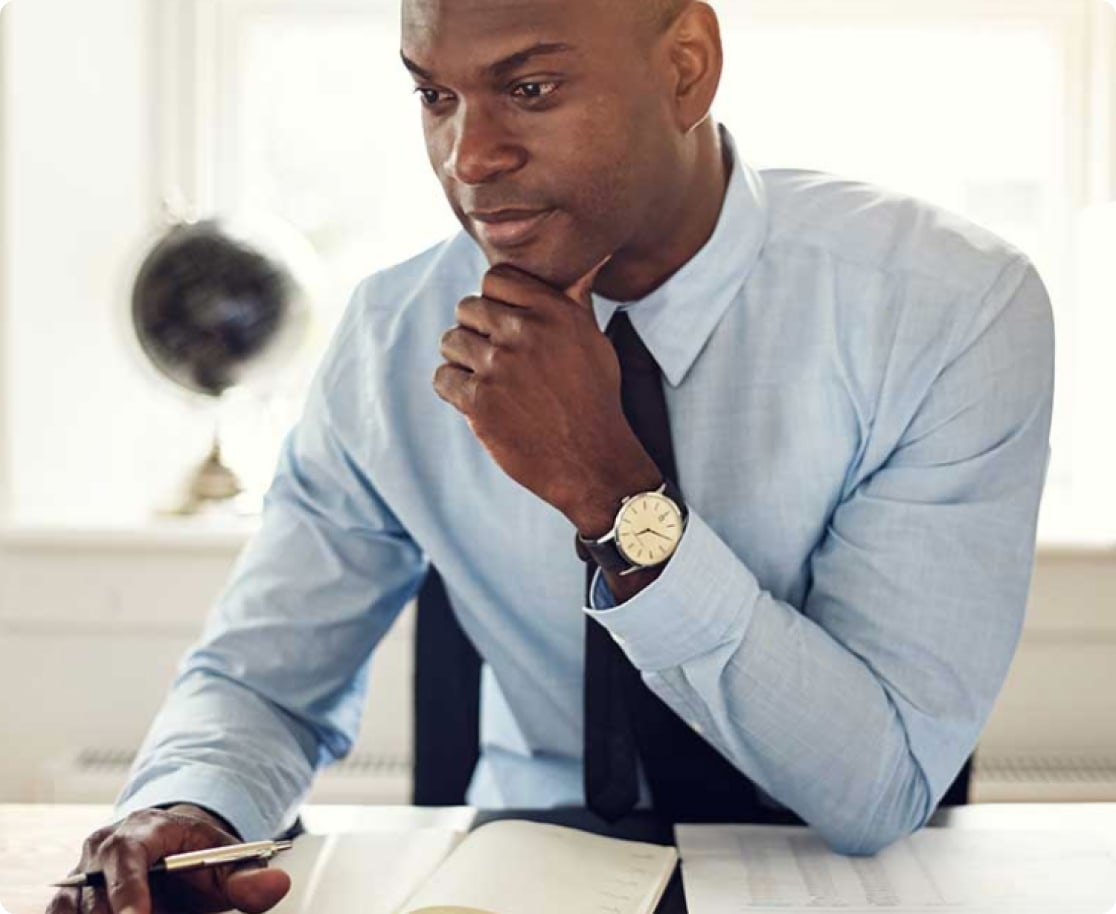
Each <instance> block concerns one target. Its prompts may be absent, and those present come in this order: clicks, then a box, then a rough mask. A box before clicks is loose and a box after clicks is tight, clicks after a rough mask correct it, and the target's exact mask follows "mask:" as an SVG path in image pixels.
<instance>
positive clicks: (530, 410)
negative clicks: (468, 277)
mask: <svg viewBox="0 0 1116 914" xmlns="http://www.w3.org/2000/svg"><path fill="white" fill-rule="evenodd" d="M601 266H603V264H601ZM599 269H600V266H598V267H597V268H596V269H595V270H593V271H592V272H591V273H590V274H589V275H588V276H586V277H584V278H583V279H582V280H580V281H579V282H578V283H576V284H575V286H573V287H571V289H569V290H566V291H562V290H558V289H554V288H552V287H551V286H549V285H547V284H546V283H545V282H543V281H542V280H540V279H538V278H536V277H534V276H532V275H530V274H528V273H524V272H522V271H521V270H518V269H516V268H515V267H512V266H509V265H498V266H495V267H493V268H492V269H490V270H489V271H488V273H487V274H486V275H485V278H484V283H483V286H482V289H481V292H480V294H479V295H473V296H469V297H468V298H465V299H463V300H462V301H461V302H460V303H459V304H458V306H457V309H456V313H455V317H456V320H457V326H455V327H453V328H452V329H450V330H449V331H447V332H446V333H445V335H444V336H443V337H442V341H441V354H442V357H443V358H444V359H445V363H444V364H442V365H441V366H439V368H438V370H437V372H436V373H435V376H434V389H435V391H436V392H437V393H438V395H439V396H440V397H441V398H442V399H444V400H445V401H447V402H448V403H450V404H451V405H453V406H454V407H455V408H456V409H457V410H458V411H459V412H460V413H461V414H462V415H463V416H464V417H465V419H466V420H467V421H468V423H469V426H470V428H471V429H472V431H473V433H474V434H475V435H476V436H477V439H478V440H479V441H480V442H481V443H482V444H483V445H484V447H485V448H486V449H487V450H488V452H489V454H491V456H492V458H493V460H495V461H496V463H497V464H498V465H499V466H500V467H501V469H503V470H504V472H505V473H507V475H508V476H510V477H511V478H512V479H514V480H515V481H516V482H518V483H519V484H520V485H522V486H524V487H526V488H527V489H529V490H530V491H532V492H533V493H535V494H536V495H538V496H539V497H540V498H541V499H543V500H544V501H546V502H548V503H549V504H551V505H553V506H554V507H555V508H557V509H558V510H560V511H562V512H563V513H564V514H566V515H567V517H569V518H570V519H571V520H572V521H573V522H574V524H575V525H576V526H578V527H579V529H581V528H582V525H583V523H589V524H590V525H591V524H592V521H591V520H590V518H591V517H594V518H595V517H608V518H611V516H612V514H614V513H615V510H616V504H618V503H619V500H620V498H622V497H624V496H625V495H629V494H631V492H633V491H638V490H639V486H640V485H650V486H654V485H656V484H657V479H658V472H657V470H656V469H655V466H654V463H653V462H652V461H651V459H650V457H648V456H647V453H646V452H645V451H644V449H643V447H642V446H641V445H640V443H639V441H638V439H637V438H636V436H635V435H634V433H633V432H632V430H631V427H630V426H629V424H628V422H627V420H626V419H625V417H624V412H623V407H622V405H621V401H620V366H619V363H618V362H617V359H616V353H615V351H614V350H613V348H612V344H611V343H610V342H609V340H608V337H606V336H605V335H604V334H603V333H601V331H600V329H599V328H598V326H597V323H596V319H595V317H594V315H593V309H592V305H591V300H590V297H589V289H590V288H591V286H592V282H593V279H594V278H595V276H596V273H597V272H598V270H599ZM583 532H589V531H585V530H583Z"/></svg>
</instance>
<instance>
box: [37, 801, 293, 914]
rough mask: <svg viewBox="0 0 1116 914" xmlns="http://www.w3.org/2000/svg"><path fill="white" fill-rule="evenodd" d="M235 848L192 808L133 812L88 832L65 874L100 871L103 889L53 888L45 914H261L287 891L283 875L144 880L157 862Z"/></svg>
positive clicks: (254, 872)
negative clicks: (219, 913) (244, 913)
mask: <svg viewBox="0 0 1116 914" xmlns="http://www.w3.org/2000/svg"><path fill="white" fill-rule="evenodd" d="M237 843H239V842H238V840H237V839H236V837H235V836H233V835H231V834H230V833H229V832H228V831H226V830H225V828H224V827H223V823H221V821H220V820H219V819H217V818H215V817H214V816H211V815H209V814H208V813H207V812H205V811H204V810H201V809H198V808H197V807H195V806H185V805H183V806H176V807H174V808H172V809H169V810H162V809H144V810H140V811H138V812H134V813H132V814H131V815H130V816H128V817H127V818H125V819H123V820H121V821H120V822H117V823H115V824H114V825H110V826H108V827H106V828H102V829H98V830H97V831H95V832H93V834H92V835H90V836H89V837H88V838H87V839H86V840H85V844H84V846H83V847H82V852H81V860H79V861H78V865H77V867H75V869H74V870H73V871H72V872H73V873H79V872H89V871H90V870H101V871H102V872H103V873H104V874H105V886H104V887H103V888H101V887H97V888H83V889H60V890H59V891H58V893H57V894H56V895H55V896H54V898H53V899H52V900H51V902H50V906H49V907H48V908H47V914H172V912H173V914H195V912H196V914H212V912H217V911H227V910H229V909H230V908H236V909H237V910H239V911H248V912H250V914H258V912H261V911H267V910H269V909H270V908H272V907H274V906H275V905H276V904H278V902H279V900H280V899H281V898H282V897H283V896H284V895H286V894H287V891H288V890H289V889H290V886H291V880H290V877H289V876H288V875H287V874H286V873H284V872H283V871H282V870H269V869H266V868H259V867H258V866H257V867H256V868H254V869H246V868H244V867H243V866H242V867H239V868H234V867H231V866H221V867H214V868H210V869H204V870H195V871H193V872H188V873H179V874H175V875H169V874H160V875H158V876H155V877H154V878H153V879H152V880H150V881H149V879H148V875H147V870H148V868H149V867H150V866H151V865H152V864H153V863H155V862H156V861H157V860H161V859H162V858H163V857H167V856H170V855H171V854H181V853H186V852H187V851H197V850H204V849H205V848H210V847H222V846H225V845H228V844H237Z"/></svg>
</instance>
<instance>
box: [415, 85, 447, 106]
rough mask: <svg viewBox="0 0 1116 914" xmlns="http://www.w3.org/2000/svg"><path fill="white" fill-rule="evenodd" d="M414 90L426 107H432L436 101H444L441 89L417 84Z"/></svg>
mask: <svg viewBox="0 0 1116 914" xmlns="http://www.w3.org/2000/svg"><path fill="white" fill-rule="evenodd" d="M415 92H416V93H417V94H418V96H419V97H420V98H421V99H422V103H423V104H424V105H425V106H426V107H427V108H433V107H434V106H435V105H436V104H438V102H440V101H444V97H443V95H442V90H441V89H429V88H427V87H425V86H419V87H418V88H416V89H415Z"/></svg>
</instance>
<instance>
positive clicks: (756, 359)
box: [118, 132, 1053, 853]
mask: <svg viewBox="0 0 1116 914" xmlns="http://www.w3.org/2000/svg"><path fill="white" fill-rule="evenodd" d="M724 136H725V138H726V142H728V143H729V145H730V150H731V149H732V144H731V139H730V138H729V137H728V135H727V132H726V133H725V134H724ZM733 157H734V167H733V172H732V177H731V181H730V185H729V188H728V191H727V195H726V199H725V202H724V206H723V209H722V212H721V215H720V219H719V221H718V224H717V227H716V230H715V233H714V234H713V236H712V237H711V239H710V240H709V241H708V243H707V244H706V245H705V247H704V248H703V249H702V250H701V251H700V252H699V253H698V254H697V255H696V256H695V257H694V258H693V259H692V260H691V261H690V262H689V263H688V264H686V265H685V267H683V268H682V269H681V270H680V271H679V272H678V273H677V274H675V275H674V276H673V277H671V279H670V280H669V281H668V282H666V283H665V284H664V285H663V286H662V287H660V288H659V289H658V290H657V291H655V292H653V293H652V294H651V295H649V296H647V297H646V298H644V299H642V300H640V301H638V302H633V303H628V304H627V305H625V307H627V308H629V313H630V315H631V319H632V323H633V324H634V326H635V328H636V330H637V331H638V333H639V334H640V336H641V337H642V338H643V340H644V341H645V343H646V344H647V346H648V348H649V349H650V350H651V352H652V353H653V354H654V356H655V358H656V359H657V360H658V362H659V364H660V365H661V366H662V369H663V373H664V375H665V378H666V397H667V403H668V408H669V412H670V417H671V427H672V435H673V439H674V447H675V453H676V459H677V463H678V469H679V476H680V479H679V480H678V482H679V485H680V488H681V490H682V492H683V493H684V495H685V498H686V501H687V503H688V505H689V509H690V520H689V526H688V528H687V530H686V532H685V534H684V536H683V538H682V541H681V544H680V546H679V549H678V551H677V552H676V554H675V555H674V557H673V558H672V560H671V561H670V562H669V564H668V565H667V566H666V568H665V570H664V571H663V573H662V575H661V576H660V577H659V578H658V580H657V581H655V582H654V583H653V584H651V585H650V586H649V587H647V588H646V589H645V590H644V591H642V592H641V593H640V594H638V595H637V596H636V597H634V598H633V599H631V600H630V601H628V602H626V603H623V604H622V605H615V602H614V601H613V599H612V598H611V595H610V594H609V592H608V588H607V585H606V584H605V583H604V581H603V578H598V580H597V583H596V587H595V589H594V597H593V607H594V608H586V607H583V599H584V597H583V593H582V590H583V582H584V571H583V566H582V565H581V563H580V562H579V561H578V558H577V556H576V554H575V552H574V549H573V528H572V527H571V525H570V523H569V522H568V521H567V520H566V519H565V518H564V517H563V516H562V515H560V514H559V513H558V512H557V511H555V510H554V509H553V508H551V507H550V506H548V505H547V504H545V503H543V502H542V501H540V500H539V499H538V498H536V497H535V496H534V495H532V494H531V493H530V492H528V491H527V490H525V489H523V488H521V487H520V486H519V485H517V484H516V483H515V482H513V481H512V480H510V479H509V478H508V477H506V476H505V475H504V473H503V472H502V471H501V470H500V469H499V467H497V466H496V464H495V463H494V462H493V461H492V459H491V458H490V457H489V456H488V454H487V452H486V451H485V450H484V448H483V447H482V446H481V445H480V444H479V443H478V442H477V440H476V439H475V438H474V436H473V434H472V432H471V431H470V430H469V427H468V425H467V424H466V421H465V420H464V419H463V418H462V416H461V415H460V414H458V413H457V412H456V411H455V410H454V409H453V408H452V407H451V406H449V405H447V404H446V403H444V402H442V401H441V400H440V399H439V398H438V397H437V396H436V395H435V393H434V391H433V388H432V377H433V375H434V371H435V369H436V368H437V366H438V365H439V364H440V362H441V358H440V356H439V352H438V344H439V339H440V337H441V335H442V333H443V332H444V331H445V330H446V329H447V328H449V327H450V326H452V325H453V324H454V318H453V312H454V306H455V305H456V304H457V302H458V301H459V300H460V299H461V298H463V297H464V296H466V295H469V294H471V293H473V292H475V291H476V290H477V289H478V288H479V286H480V282H481V278H482V276H483V274H484V271H485V269H486V267H487V264H486V262H485V259H484V257H483V255H482V253H481V251H480V250H479V249H478V247H477V246H476V245H475V244H474V242H473V241H472V240H471V239H470V238H469V237H468V236H466V235H464V234H459V235H458V236H456V237H454V238H452V239H451V240H449V241H447V242H445V243H444V244H441V245H439V246H437V247H435V248H433V249H431V250H429V251H427V252H425V253H423V254H420V255H419V256H417V257H415V258H414V259H413V260H410V261H408V262H406V263H403V264H400V265H398V266H396V267H393V268H391V269H389V270H386V271H384V272H382V273H378V274H376V275H373V276H371V277H370V278H368V279H366V280H365V281H364V282H363V283H361V285H360V286H359V287H358V288H357V290H356V292H355V294H354V296H353V299H352V302H351V304H350V306H349V308H348V310H347V312H346V316H345V318H344V319H343V321H342V323H341V326H340V328H339V330H338V331H337V334H336V337H335V339H334V341H333V343H332V345H331V348H330V350H329V352H328V354H327V356H326V358H325V360H324V363H323V364H322V366H321V368H320V370H319V373H318V375H317V378H316V380H315V382H314V384H313V386H312V389H311V391H310V394H309V399H308V402H307V406H306V411H305V414H304V416H303V418H302V420H301V422H300V423H299V424H298V426H297V427H296V428H295V429H294V431H293V432H292V433H291V434H290V436H289V438H288V439H287V441H286V443H285V445H284V449H283V451H282V454H281V457H280V460H279V465H278V470H277V473H276V476H275V480H274V483H273V485H272V487H271V490H270V493H269V495H268V497H267V500H266V507H265V511H264V516H263V524H262V528H261V530H260V531H259V533H258V534H257V535H256V536H255V537H254V539H253V540H252V542H251V543H250V544H249V545H248V547H247V548H246V550H245V552H244V553H243V555H242V556H241V557H240V559H239V561H238V563H237V565H236V568H235V571H234V573H233V575H232V578H231V581H230V583H229V584H228V586H227V588H226V589H225V591H224V593H223V594H222V596H221V597H220V599H219V601H218V603H217V604H216V606H215V608H214V610H213V612H212V614H211V616H210V618H209V621H208V623H207V625H206V628H205V632H204V635H203V637H202V639H201V640H200V642H199V643H198V644H197V645H196V647H195V648H194V649H193V650H192V651H191V652H190V653H189V654H188V655H187V656H186V657H185V658H184V659H183V661H182V665H181V667H180V671H179V675H178V677H177V679H176V682H175V684H174V688H173V690H172V691H171V693H170V694H169V696H168V698H167V700H166V702H165V704H164V706H163V708H162V710H161V711H160V713H159V715H158V716H157V718H156V720H155V722H154V724H153V726H152V729H151V731H150V733H149V735H148V738H147V740H146V741H145V744H144V746H143V748H142V750H141V753H140V756H139V758H138V759H137V763H136V766H135V768H134V769H133V772H132V776H131V779H130V782H129V784H128V786H127V787H126V789H125V790H124V792H123V793H122V795H121V797H120V798H119V801H118V812H119V813H121V814H123V813H125V812H128V811H131V810H133V809H136V808H140V807H144V806H150V805H155V804H160V803H166V802H170V801H191V802H195V803H199V804H201V805H204V806H208V807H210V808H212V809H214V810H216V811H218V812H220V813H221V814H222V815H224V816H225V817H226V818H227V819H228V820H229V821H230V822H231V823H232V824H233V825H234V826H235V827H236V828H237V829H238V830H239V831H240V832H241V834H242V835H243V837H244V838H245V840H253V839H259V838H263V837H265V836H271V835H273V834H274V833H276V832H277V831H278V830H279V829H280V828H281V827H283V826H285V825H287V824H289V823H290V822H291V821H292V820H293V818H294V816H295V814H296V812H297V809H298V806H299V804H300V802H301V801H302V800H303V799H304V797H305V794H306V793H307V791H308V789H309V786H310V783H311V780H312V777H313V775H314V772H315V770H316V769H319V768H320V767H322V766H324V765H327V764H328V763H330V762H331V761H333V760H335V759H338V758H340V757H342V756H344V755H345V754H346V753H347V752H349V750H350V749H351V747H352V745H353V743H354V740H355V739H356V736H357V731H358V727H359V725H360V714H361V709H362V707H363V697H364V693H365V689H366V683H367V673H368V666H369V663H370V662H371V658H372V656H373V652H374V650H375V648H376V644H377V642H378V641H379V640H380V638H381V637H383V635H384V633H385V632H386V631H387V630H388V628H389V627H390V626H391V624H392V622H393V621H394V620H395V618H396V617H397V616H398V614H399V612H400V610H401V609H402V608H403V606H404V604H405V603H406V602H407V601H408V600H409V599H410V598H411V597H412V596H413V594H414V593H415V591H416V588H417V587H418V585H419V583H420V581H421V578H422V576H423V574H424V572H425V569H426V567H427V563H428V562H433V564H434V565H435V566H436V567H437V568H438V569H439V570H440V572H441V574H442V576H443V578H444V579H445V582H446V585H447V588H448V590H449V593H450V596H451V598H452V600H453V603H454V605H455V607H456V609H457V612H458V614H459V616H460V619H461V623H462V625H463V626H464V628H465V630H466V631H467V632H468V633H469V635H470V636H471V637H472V639H473V641H474V642H475V644H476V646H477V648H478V649H479V651H480V653H481V655H482V656H483V658H484V660H485V667H484V671H483V676H482V725H481V729H482V733H481V742H482V757H481V760H480V762H479V764H478V767H477V769H476V772H475V775H474V778H473V781H472V784H471V787H470V792H469V800H470V801H471V802H472V803H474V804H475V805H479V806H485V807H545V806H553V805H566V804H572V805H581V804H582V803H583V793H582V764H581V763H582V650H583V639H584V626H585V620H584V614H585V613H588V614H590V615H592V616H593V617H594V618H596V619H597V620H598V621H599V622H601V623H602V624H604V625H605V626H606V627H607V628H608V629H609V630H610V632H611V633H612V635H613V636H614V638H615V639H616V641H617V642H618V643H619V644H620V645H621V646H622V647H623V649H624V651H625V652H626V653H627V655H628V657H629V658H630V659H631V661H632V662H633V663H634V664H635V666H636V667H638V668H639V669H640V670H641V671H642V675H643V678H644V680H645V681H646V683H647V684H648V686H649V687H650V688H651V689H653V690H654V691H655V692H656V693H657V694H658V695H659V696H660V697H661V698H662V699H663V700H664V701H665V702H666V703H667V704H668V705H670V706H671V707H672V708H673V709H674V710H675V711H677V713H678V714H679V715H680V716H681V717H682V718H683V719H685V720H686V721H688V722H689V723H690V724H691V725H692V726H693V728H694V729H695V730H696V731H697V732H698V733H699V734H701V735H702V736H703V737H704V738H705V739H707V740H708V741H709V742H711V743H712V744H713V745H714V746H715V747H716V748H717V749H719V750H720V751H721V752H722V753H723V754H724V755H726V756H727V757H728V758H729V759H730V760H731V761H732V762H733V763H734V764H735V765H736V766H737V767H738V768H739V769H740V770H741V771H743V772H744V773H745V774H747V775H748V777H750V778H751V779H752V780H753V781H755V782H756V784H757V785H758V786H759V787H760V788H761V789H762V790H763V791H764V792H765V794H766V795H767V796H768V797H769V798H770V801H771V802H772V803H773V804H781V805H783V806H785V807H788V808H789V809H791V810H793V811H794V812H796V813H797V814H798V815H799V816H801V817H802V818H803V819H804V820H805V821H806V822H808V823H809V824H810V825H811V826H813V827H814V828H815V829H816V830H817V831H818V832H819V833H820V834H821V835H822V837H823V838H824V839H825V840H826V841H827V842H828V843H829V844H830V846H832V847H833V848H835V849H837V850H839V851H843V852H845V853H873V852H875V851H876V850H878V849H880V848H882V847H883V846H885V845H887V844H889V843H890V842H892V841H894V840H895V839H897V838H900V837H902V836H903V835H905V834H907V833H909V832H911V831H913V830H915V829H917V828H918V827H920V826H921V825H923V824H924V823H925V822H926V820H927V818H928V817H929V815H930V814H931V813H932V811H933V810H934V808H935V806H936V804H937V801H938V800H939V798H940V797H941V795H942V794H943V793H944V791H945V790H946V788H947V787H948V786H949V784H950V783H951V782H952V780H953V778H954V776H955V775H956V774H957V773H958V770H959V769H960V767H961V765H962V763H963V762H964V761H965V759H966V758H967V757H968V755H969V754H970V752H971V751H972V750H973V748H974V746H975V744H976V741H977V738H978V735H979V733H980V730H981V727H982V726H983V724H984V722H985V720H986V718H987V716H988V714H989V711H990V710H991V708H992V705H993V702H994V701H995V698H996V696H997V693H998V692H999V690H1000V687H1001V685H1002V683H1003V681H1004V677H1005V675H1006V673H1007V670H1008V666H1009V663H1010V661H1011V658H1012V655H1013V653H1014V650H1015V647H1016V643H1017V641H1018V638H1019V635H1020V629H1021V626H1022V623H1023V616H1024V606H1025V603H1026V597H1027V590H1028V585H1029V580H1030V574H1031V567H1032V561H1033V554H1034V542H1035V528H1036V517H1037V513H1038V505H1039V499H1040V493H1041V490H1042V485H1043V480H1044V476H1045V471H1046V464H1047V457H1048V440H1049V426H1050V416H1051V404H1052V392H1053V327H1052V320H1051V310H1050V304H1049V300H1048V297H1047V294H1046V292H1045V290H1044V288H1043V285H1042V283H1041V281H1040V279H1039V277H1038V275H1037V274H1036V272H1035V270H1034V268H1033V267H1032V266H1031V264H1030V263H1029V262H1028V260H1027V259H1026V258H1025V257H1024V256H1023V255H1022V254H1021V253H1020V252H1019V251H1018V250H1016V249H1014V248H1012V247H1011V246H1009V245H1007V244H1006V243H1005V242H1003V241H1001V240H999V239H998V238H996V237H994V236H993V235H991V234H989V233H987V232H985V231H983V230H981V229H979V228H977V227H975V226H973V225H972V224H970V223H968V222H966V221H964V220H962V219H960V218H958V217H956V216H953V215H951V214H949V213H946V212H943V211H941V210H939V209H935V208H933V207H931V206H929V205H927V204H924V203H921V202H918V201H915V200H912V199H909V198H907V197H903V196H899V195H896V194H892V193H889V192H887V191H884V190H882V189H880V188H877V187H872V186H868V185H864V184H859V183H854V182H851V181H843V180H838V179H835V178H833V177H830V176H827V175H823V174H817V173H810V172H803V171H791V170H772V171H755V170H752V169H751V168H749V167H748V166H747V165H746V164H745V163H744V162H743V161H742V160H741V159H740V157H739V156H738V155H736V153H735V151H733ZM594 307H595V310H596V314H597V317H598V320H599V324H600V326H601V327H602V328H603V327H604V326H605V325H606V324H607V322H608V320H609V318H610V316H611V315H612V313H613V312H614V310H615V309H616V308H617V307H618V303H616V302H613V301H608V300H605V299H603V298H600V297H597V298H595V300H594ZM373 699H374V696H373ZM647 796H648V795H647V789H646V784H645V783H643V784H642V802H643V803H646V802H647Z"/></svg>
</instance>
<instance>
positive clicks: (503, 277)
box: [480, 263, 564, 311]
mask: <svg viewBox="0 0 1116 914" xmlns="http://www.w3.org/2000/svg"><path fill="white" fill-rule="evenodd" d="M480 294H481V296H483V297H484V298H487V299H490V300H492V301H498V302H501V303H502V304H505V305H509V306H511V307H513V308H525V309H527V310H529V311H535V310H545V309H547V308H553V307H555V306H556V305H560V304H562V302H563V301H564V299H563V297H562V292H561V291H560V290H559V289H555V288H554V287H553V286H551V285H548V284H547V283H545V282H543V281H542V280H541V279H539V278H538V277H537V276H532V275H531V274H530V273H527V272H524V271H523V270H520V269H519V268H518V267H513V266H512V265H511V264H510V263H498V264H496V266H494V267H492V268H491V269H489V271H488V272H487V273H485V274H484V281H483V282H482V283H481V293H480Z"/></svg>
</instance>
